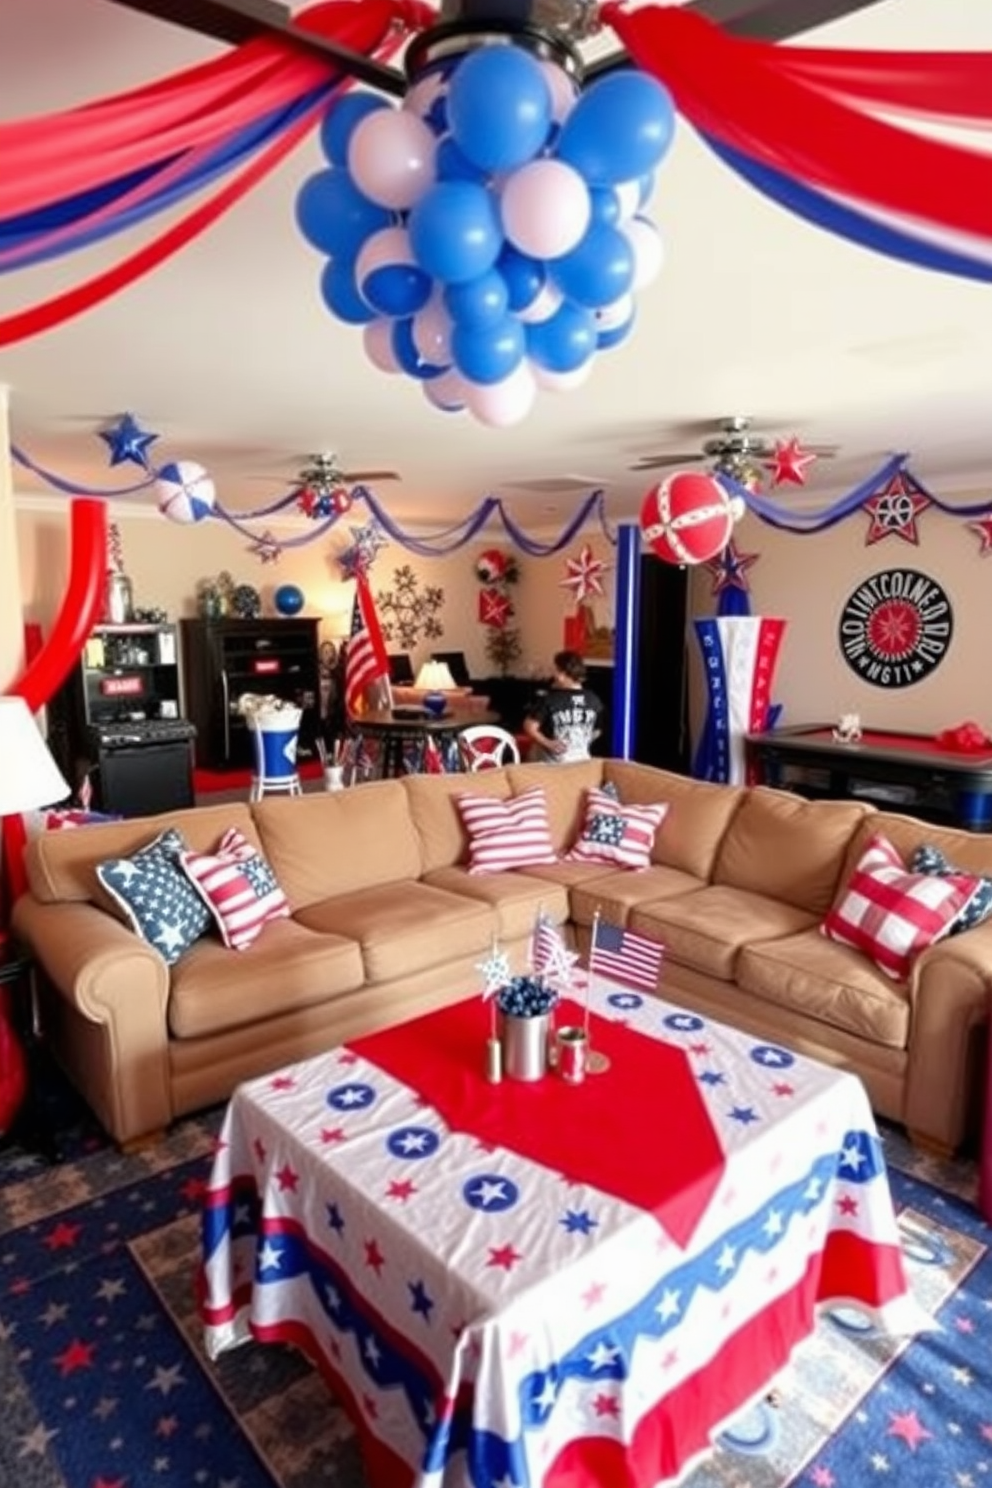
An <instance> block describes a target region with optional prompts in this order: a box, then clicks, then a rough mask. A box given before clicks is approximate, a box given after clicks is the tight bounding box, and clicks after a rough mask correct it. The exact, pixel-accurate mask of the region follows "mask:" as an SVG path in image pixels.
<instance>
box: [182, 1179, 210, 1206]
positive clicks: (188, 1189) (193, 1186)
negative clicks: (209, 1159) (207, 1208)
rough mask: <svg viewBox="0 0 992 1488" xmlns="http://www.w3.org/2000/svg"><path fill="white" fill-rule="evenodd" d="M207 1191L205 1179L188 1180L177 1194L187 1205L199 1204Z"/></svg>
mask: <svg viewBox="0 0 992 1488" xmlns="http://www.w3.org/2000/svg"><path fill="white" fill-rule="evenodd" d="M206 1191H207V1183H206V1179H205V1178H188V1179H187V1180H186V1182H185V1183H184V1184H183V1185H182V1187H181V1188H180V1190H179V1192H180V1194H181V1195H182V1197H183V1198H184V1199H185V1200H186V1202H187V1203H189V1204H199V1202H200V1200H201V1199H202V1198H203V1195H204V1194H205V1193H206Z"/></svg>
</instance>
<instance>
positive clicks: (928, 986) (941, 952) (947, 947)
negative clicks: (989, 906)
mask: <svg viewBox="0 0 992 1488" xmlns="http://www.w3.org/2000/svg"><path fill="white" fill-rule="evenodd" d="M909 994H910V1006H911V1021H910V1036H909V1068H908V1070H907V1078H906V1098H905V1106H904V1115H903V1119H904V1121H905V1124H906V1126H907V1128H908V1129H909V1130H910V1131H911V1132H913V1133H916V1134H917V1135H919V1136H921V1137H923V1138H924V1139H926V1140H927V1141H929V1142H931V1143H932V1144H933V1145H934V1146H936V1147H940V1148H947V1149H948V1150H953V1149H954V1148H957V1147H959V1146H960V1145H961V1143H962V1141H963V1140H964V1138H965V1136H966V1134H967V1132H968V1128H969V1125H970V1123H971V1121H972V1120H973V1119H974V1118H975V1116H976V1111H975V1108H974V1102H975V1100H976V1092H977V1091H978V1090H979V1088H980V1083H979V1082H980V1080H981V1072H982V1065H981V1057H982V1051H983V1047H984V1046H983V1041H982V1038H981V1033H982V1029H983V1026H984V1025H985V1023H986V1022H987V1020H988V1017H989V1008H990V1003H992V921H988V922H986V924H984V925H979V926H978V927H976V929H974V930H968V931H967V932H966V933H965V934H963V935H955V936H953V937H952V938H951V939H949V940H942V941H940V942H938V944H937V945H935V946H933V947H931V949H930V950H928V951H926V952H925V953H924V954H923V955H922V956H920V958H919V960H918V961H917V963H916V966H915V968H914V971H913V977H912V980H911V982H910V988H909Z"/></svg>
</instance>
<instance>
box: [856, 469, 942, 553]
mask: <svg viewBox="0 0 992 1488" xmlns="http://www.w3.org/2000/svg"><path fill="white" fill-rule="evenodd" d="M932 505H933V502H932V501H931V500H930V497H929V496H924V495H923V492H922V491H920V490H919V489H918V488H917V487H916V485H915V482H914V481H913V480H912V477H910V476H907V475H906V473H905V472H904V471H902V470H897V471H896V473H895V475H893V476H891V477H890V479H889V480H887V481H886V482H885V485H884V486H882V488H881V489H880V490H879V491H876V492H875V495H874V496H870V497H869V498H868V500H867V501H865V502H863V503H862V508H863V510H864V511H866V512H867V513H868V515H869V517H871V526H870V527H869V528H868V532H867V534H866V535H865V547H866V548H870V547H871V546H872V545H873V544H874V543H877V542H881V541H882V539H883V538H886V537H901V538H902V540H903V542H908V543H912V544H913V545H914V547H918V546H919V542H920V533H919V529H918V527H917V519H918V518H919V516H920V515H921V514H922V513H923V512H925V511H926V509H927V507H928V506H932Z"/></svg>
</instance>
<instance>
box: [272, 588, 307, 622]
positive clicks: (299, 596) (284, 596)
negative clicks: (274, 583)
mask: <svg viewBox="0 0 992 1488" xmlns="http://www.w3.org/2000/svg"><path fill="white" fill-rule="evenodd" d="M272 600H273V603H274V604H275V607H276V609H277V610H278V611H279V613H280V615H298V614H299V613H300V611H301V610H302V608H303V604H304V599H303V590H302V589H298V588H297V586H296V585H295V584H280V585H279V588H278V589H277V590H276V592H275V594H274V595H273V596H272Z"/></svg>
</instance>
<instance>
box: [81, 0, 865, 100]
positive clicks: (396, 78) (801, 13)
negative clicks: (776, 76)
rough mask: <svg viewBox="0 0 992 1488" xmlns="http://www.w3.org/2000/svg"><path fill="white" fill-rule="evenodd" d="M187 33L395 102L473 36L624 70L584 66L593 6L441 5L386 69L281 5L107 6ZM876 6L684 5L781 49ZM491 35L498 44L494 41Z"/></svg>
mask: <svg viewBox="0 0 992 1488" xmlns="http://www.w3.org/2000/svg"><path fill="white" fill-rule="evenodd" d="M110 3H111V4H114V5H122V6H124V7H125V8H126V9H128V10H137V11H140V12H142V14H144V15H149V16H153V17H155V18H156V19H158V20H162V21H168V22H170V23H172V24H173V25H178V26H182V27H184V28H185V29H186V30H189V31H198V32H200V33H201V34H202V35H204V36H210V37H212V38H214V39H215V40H218V41H226V42H229V43H230V44H232V45H237V44H239V43H241V42H244V41H249V40H251V39H252V38H253V37H256V36H260V35H264V34H265V33H266V32H275V33H277V34H278V35H281V36H284V37H287V38H291V39H292V40H294V41H296V42H298V43H299V44H300V45H302V46H305V47H308V48H309V49H310V50H312V51H318V52H322V53H324V54H325V55H326V56H330V57H332V58H334V59H335V60H336V61H337V62H340V63H342V64H343V65H344V67H345V70H346V71H347V72H348V73H349V74H350V75H351V76H353V77H357V78H361V79H362V80H363V81H364V82H367V83H371V84H372V85H373V86H374V87H376V88H379V89H381V90H382V91H383V92H385V93H389V94H391V95H393V96H394V97H398V98H402V97H403V95H404V94H405V93H406V91H407V86H408V83H409V80H410V78H411V77H412V76H416V74H417V73H418V72H419V70H420V69H422V68H423V67H424V66H425V65H427V64H428V63H429V62H432V61H434V60H436V59H437V58H438V57H439V56H443V55H445V54H446V53H447V50H448V48H449V47H450V45H451V42H452V39H453V38H458V37H461V38H465V37H467V36H471V35H475V36H477V37H478V41H479V42H480V43H482V42H484V41H485V40H487V39H489V40H494V39H499V38H500V37H504V36H505V35H506V34H507V33H509V34H511V35H513V36H514V37H515V38H519V39H520V41H521V43H523V44H526V45H529V46H530V47H532V48H533V49H534V50H537V51H543V52H544V53H545V54H548V53H551V54H554V55H555V56H556V59H557V60H558V61H560V62H562V63H564V64H567V65H568V67H569V70H570V71H571V72H572V73H573V75H574V76H576V78H577V79H578V80H579V81H582V80H583V79H585V80H589V81H591V80H592V79H593V78H594V77H597V76H599V75H601V74H602V73H604V72H610V71H612V70H614V69H616V68H617V67H624V66H626V65H627V62H628V58H627V55H626V53H625V52H624V51H623V50H622V49H617V50H615V51H612V52H610V53H609V54H607V55H602V56H597V57H594V58H589V59H586V58H584V57H583V55H582V53H581V51H580V49H579V44H580V43H582V42H584V41H586V40H588V39H589V38H590V37H592V36H593V35H594V34H595V32H596V31H597V29H598V26H599V16H598V7H597V6H596V5H595V4H594V3H593V0H522V3H508V0H441V5H440V10H439V12H438V24H437V25H436V26H433V27H431V28H430V29H429V30H428V31H425V32H423V33H422V34H421V35H420V36H418V37H416V38H415V39H414V41H413V42H412V43H411V44H410V46H409V48H408V49H407V56H406V61H405V68H404V70H403V71H401V70H400V69H398V68H395V67H390V66H387V65H386V64H384V63H381V62H377V61H375V60H374V59H372V58H370V57H366V56H364V55H363V54H362V53H360V52H355V51H352V50H351V49H350V48H348V47H345V46H342V45H341V44H340V43H338V42H335V41H330V40H327V39H325V38H323V37H319V36H316V35H314V34H313V33H312V32H310V31H307V30H305V29H304V28H303V27H302V26H299V25H298V24H296V23H295V22H294V18H293V11H294V8H295V9H299V8H300V7H299V6H298V5H297V6H295V7H294V6H293V5H292V4H290V3H287V0H110ZM878 3H879V0H686V3H685V8H686V10H692V11H696V12H697V13H698V14H699V15H702V16H705V17H707V19H709V20H711V21H714V22H715V23H716V24H717V25H719V26H721V27H723V29H724V30H725V31H728V32H730V33H731V34H733V35H735V36H740V37H749V38H751V39H753V40H760V41H773V42H774V41H785V40H786V39H788V38H789V37H792V36H796V35H799V34H800V33H802V32H804V31H809V30H812V29H813V28H815V27H817V26H823V25H826V24H828V23H829V22H831V21H836V20H840V19H841V18H842V17H844V16H847V15H852V14H853V13H854V12H855V11H858V10H864V9H866V8H867V7H868V6H870V5H876V4H878ZM495 33H498V36H497V35H496V34H495Z"/></svg>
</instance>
